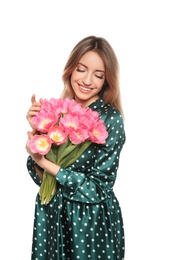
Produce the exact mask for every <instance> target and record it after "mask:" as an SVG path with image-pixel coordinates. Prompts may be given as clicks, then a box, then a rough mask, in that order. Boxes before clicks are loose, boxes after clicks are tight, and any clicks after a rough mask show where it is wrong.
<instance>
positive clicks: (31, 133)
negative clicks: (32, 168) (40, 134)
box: [25, 129, 44, 165]
mask: <svg viewBox="0 0 173 260" xmlns="http://www.w3.org/2000/svg"><path fill="white" fill-rule="evenodd" d="M35 132H36V130H35V129H34V130H33V131H28V132H27V135H28V140H27V142H26V146H25V148H26V150H27V152H28V153H29V154H30V156H31V157H32V158H33V160H34V161H35V162H36V163H37V164H39V165H40V163H41V162H42V160H44V156H43V155H41V154H39V153H33V152H32V151H31V149H30V147H29V141H30V140H31V139H32V138H33V136H34V135H35Z"/></svg>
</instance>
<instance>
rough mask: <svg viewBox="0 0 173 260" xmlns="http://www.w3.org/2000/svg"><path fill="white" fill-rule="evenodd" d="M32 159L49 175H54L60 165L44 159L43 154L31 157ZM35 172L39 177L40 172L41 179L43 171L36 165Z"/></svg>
mask: <svg viewBox="0 0 173 260" xmlns="http://www.w3.org/2000/svg"><path fill="white" fill-rule="evenodd" d="M33 160H34V161H35V162H36V163H37V164H38V165H39V166H40V167H41V168H43V169H45V170H46V171H47V172H49V173H50V174H51V175H53V176H56V175H57V173H58V171H59V169H60V166H59V165H56V164H55V163H53V162H51V161H49V160H48V159H46V158H45V157H44V156H42V157H41V158H37V159H36V158H33ZM36 172H37V174H38V175H39V177H40V174H41V179H42V177H43V176H42V175H43V173H42V172H41V171H39V169H38V168H37V167H36Z"/></svg>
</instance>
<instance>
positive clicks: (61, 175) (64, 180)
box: [56, 113, 125, 203]
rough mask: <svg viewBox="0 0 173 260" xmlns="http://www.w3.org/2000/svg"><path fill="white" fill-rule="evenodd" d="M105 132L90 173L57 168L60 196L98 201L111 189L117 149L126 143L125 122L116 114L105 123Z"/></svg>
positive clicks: (76, 199)
mask: <svg viewBox="0 0 173 260" xmlns="http://www.w3.org/2000/svg"><path fill="white" fill-rule="evenodd" d="M105 124H106V126H107V131H108V134H109V135H108V138H107V140H106V144H104V145H98V147H97V150H96V153H95V160H94V163H93V164H92V166H91V170H90V172H89V173H87V174H84V173H83V172H78V171H73V170H72V169H69V168H66V169H64V168H60V170H59V172H58V174H57V175H56V180H57V181H58V182H59V183H60V184H61V185H62V186H63V195H64V196H65V197H67V198H68V199H70V200H75V201H80V202H83V203H99V202H101V201H103V200H105V199H106V198H107V197H108V195H109V193H110V192H112V190H113V185H114V182H115V180H116V175H117V169H118V166H119V157H120V152H121V149H122V147H123V144H124V142H125V132H124V123H123V119H122V117H121V115H120V114H119V113H115V114H114V115H112V116H111V117H109V119H107V122H106V123H105Z"/></svg>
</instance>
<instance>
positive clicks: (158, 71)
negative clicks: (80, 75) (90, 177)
mask: <svg viewBox="0 0 173 260" xmlns="http://www.w3.org/2000/svg"><path fill="white" fill-rule="evenodd" d="M171 2H172V1H171V0H170V1H167V0H164V1H159V0H158V1H152V0H150V1H140V0H136V1H128V0H127V1H123V0H119V1H116V0H112V1H110V0H107V1H101V0H88V1H78V0H73V1H71V0H69V1H67V0H63V1H58V0H57V1H53V0H49V1H46V0H28V1H26V0H15V1H13V0H11V1H9V0H4V1H1V2H0V86H1V92H0V93H1V94H0V95H1V99H0V111H1V127H0V134H1V145H0V149H1V163H0V165H1V173H0V206H1V211H0V239H1V250H0V259H3V260H11V259H13V260H29V259H30V251H31V240H32V228H33V218H34V203H35V196H36V193H37V191H38V187H37V186H36V185H35V184H34V183H33V181H32V180H31V178H30V177H29V175H28V173H27V170H26V158H27V153H26V151H25V142H26V137H27V135H26V132H27V130H29V129H30V128H29V125H28V123H27V121H26V113H27V111H28V108H29V106H30V97H31V95H32V93H35V94H36V95H37V97H38V98H39V97H43V98H45V97H47V98H50V97H58V96H59V94H60V92H61V90H62V81H61V75H62V71H63V68H64V65H65V62H66V60H67V58H68V55H69V53H70V51H71V50H72V48H73V47H74V45H75V44H76V43H77V42H78V41H79V40H81V39H82V38H83V37H86V36H88V35H92V34H93V35H96V36H102V37H104V38H106V39H107V40H108V41H109V42H110V43H111V45H112V47H113V48H114V50H115V52H116V54H117V57H118V60H119V63H120V70H121V74H120V75H121V89H122V101H123V107H124V112H125V129H126V137H127V141H126V144H125V146H124V148H123V151H122V154H121V160H120V168H119V171H118V177H117V181H116V185H115V193H116V196H117V198H118V200H119V202H120V205H121V208H122V212H123V218H124V225H125V234H126V260H155V259H156V260H167V259H173V251H172V242H173V241H172V234H173V224H172V222H173V210H172V204H173V203H172V200H173V185H172V176H171V175H172V174H173V167H172V161H173V158H172V156H173V148H172V147H173V137H172V134H173V124H172V118H173V116H172V112H173V105H172V103H173V102H172V89H173V73H172V69H173V38H172V32H173V28H172V25H173V16H172V5H171Z"/></svg>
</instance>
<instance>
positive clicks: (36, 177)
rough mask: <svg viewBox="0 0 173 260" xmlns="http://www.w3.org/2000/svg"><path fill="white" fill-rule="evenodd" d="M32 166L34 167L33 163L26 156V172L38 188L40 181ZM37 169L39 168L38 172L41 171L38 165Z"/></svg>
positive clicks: (29, 157) (30, 158)
mask: <svg viewBox="0 0 173 260" xmlns="http://www.w3.org/2000/svg"><path fill="white" fill-rule="evenodd" d="M34 165H36V163H35V161H34V160H33V159H32V157H31V156H28V158H27V169H28V172H29V174H30V176H31V178H32V179H33V181H34V182H35V183H36V184H37V185H38V186H40V185H41V180H40V178H39V176H38V174H37V172H36V171H35V168H34ZM37 167H38V168H39V170H41V171H43V169H42V168H41V167H40V166H39V165H37Z"/></svg>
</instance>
